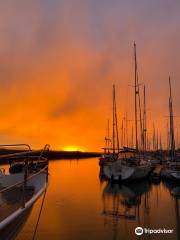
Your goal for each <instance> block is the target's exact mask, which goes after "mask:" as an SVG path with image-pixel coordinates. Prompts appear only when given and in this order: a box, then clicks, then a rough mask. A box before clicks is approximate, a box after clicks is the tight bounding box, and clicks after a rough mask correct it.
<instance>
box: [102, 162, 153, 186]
mask: <svg viewBox="0 0 180 240" xmlns="http://www.w3.org/2000/svg"><path fill="white" fill-rule="evenodd" d="M151 169H152V168H151V165H149V164H147V165H139V166H126V165H121V163H120V161H117V162H114V163H111V164H109V165H107V166H104V167H103V173H104V175H105V177H106V178H107V179H109V180H114V181H128V180H129V181H130V180H138V179H145V178H147V177H148V175H149V173H150V171H151Z"/></svg>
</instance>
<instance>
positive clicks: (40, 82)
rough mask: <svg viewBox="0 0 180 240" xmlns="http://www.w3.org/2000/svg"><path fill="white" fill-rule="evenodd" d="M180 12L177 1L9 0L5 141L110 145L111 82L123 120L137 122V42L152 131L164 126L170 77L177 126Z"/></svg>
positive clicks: (0, 107) (2, 42)
mask: <svg viewBox="0 0 180 240" xmlns="http://www.w3.org/2000/svg"><path fill="white" fill-rule="evenodd" d="M179 13H180V1H179V0H173V1H172V0H151V1H149V0H139V1H135V0H26V1H24V0H6V1H1V2H0V143H1V144H3V143H4V144H5V143H20V142H21V143H22V142H26V143H29V144H31V145H32V146H33V147H34V148H39V147H41V146H42V145H43V144H45V143H49V144H50V145H51V148H53V149H67V148H75V149H79V150H90V151H92V150H99V149H100V148H101V147H103V144H104V135H105V130H106V122H107V118H111V95H112V84H113V83H115V84H116V91H117V108H118V120H119V122H120V124H121V120H122V117H123V116H124V114H125V112H128V116H129V119H132V118H133V117H132V110H133V88H132V87H131V86H130V85H132V84H133V42H134V41H136V44H137V54H138V68H139V76H140V82H141V83H145V84H146V88H147V102H148V103H147V105H148V106H147V108H148V111H147V116H148V123H149V132H151V129H152V124H153V121H154V122H155V124H156V126H157V127H159V128H161V129H162V130H163V131H164V129H165V127H166V122H167V116H168V94H169V92H168V76H169V74H171V77H172V88H173V100H174V112H175V115H176V116H177V117H176V130H177V127H179V124H180V119H179V117H180V104H179V103H180V94H179V87H180V60H179V59H180V14H179ZM179 130H180V128H179Z"/></svg>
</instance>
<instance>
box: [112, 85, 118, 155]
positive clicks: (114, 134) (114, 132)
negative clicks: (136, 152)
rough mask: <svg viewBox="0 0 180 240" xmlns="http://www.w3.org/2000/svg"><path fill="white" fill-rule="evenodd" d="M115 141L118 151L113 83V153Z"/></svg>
mask: <svg viewBox="0 0 180 240" xmlns="http://www.w3.org/2000/svg"><path fill="white" fill-rule="evenodd" d="M115 138H116V140H115ZM115 142H116V144H117V150H118V152H119V133H118V123H117V107H116V92H115V85H113V154H115V150H116V149H115V148H116V146H115Z"/></svg>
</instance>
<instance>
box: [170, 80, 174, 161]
mask: <svg viewBox="0 0 180 240" xmlns="http://www.w3.org/2000/svg"><path fill="white" fill-rule="evenodd" d="M172 102H173V101H172V92H171V78H170V76H169V121H170V148H171V151H170V156H171V160H172V161H173V160H174V155H175V140H174V115H173V103H172Z"/></svg>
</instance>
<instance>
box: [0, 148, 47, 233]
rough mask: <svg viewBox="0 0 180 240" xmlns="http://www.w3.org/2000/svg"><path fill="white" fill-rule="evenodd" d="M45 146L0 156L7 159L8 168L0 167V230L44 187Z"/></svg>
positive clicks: (22, 212) (21, 213)
mask: <svg viewBox="0 0 180 240" xmlns="http://www.w3.org/2000/svg"><path fill="white" fill-rule="evenodd" d="M3 146H4V145H3ZM13 146H14V145H13ZM15 146H16V145H15ZM48 149H49V145H46V146H45V147H44V149H43V150H41V151H39V150H37V151H32V150H28V151H20V152H16V153H11V154H6V155H2V156H0V158H1V159H5V158H6V159H9V160H10V170H11V171H10V172H11V174H6V173H4V172H3V171H1V175H0V212H1V215H0V234H1V232H3V233H4V232H5V229H8V228H9V227H10V226H11V224H13V223H15V221H18V219H20V218H21V217H22V218H23V217H25V216H26V215H27V213H28V211H29V210H30V209H31V207H32V206H33V204H34V203H35V202H36V200H37V199H38V198H39V197H40V196H41V195H42V194H43V193H44V192H45V191H46V188H47V183H48V161H47V159H46V158H44V157H43V154H44V152H45V151H47V150H48ZM37 154H38V156H37ZM19 166H21V167H19Z"/></svg>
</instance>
